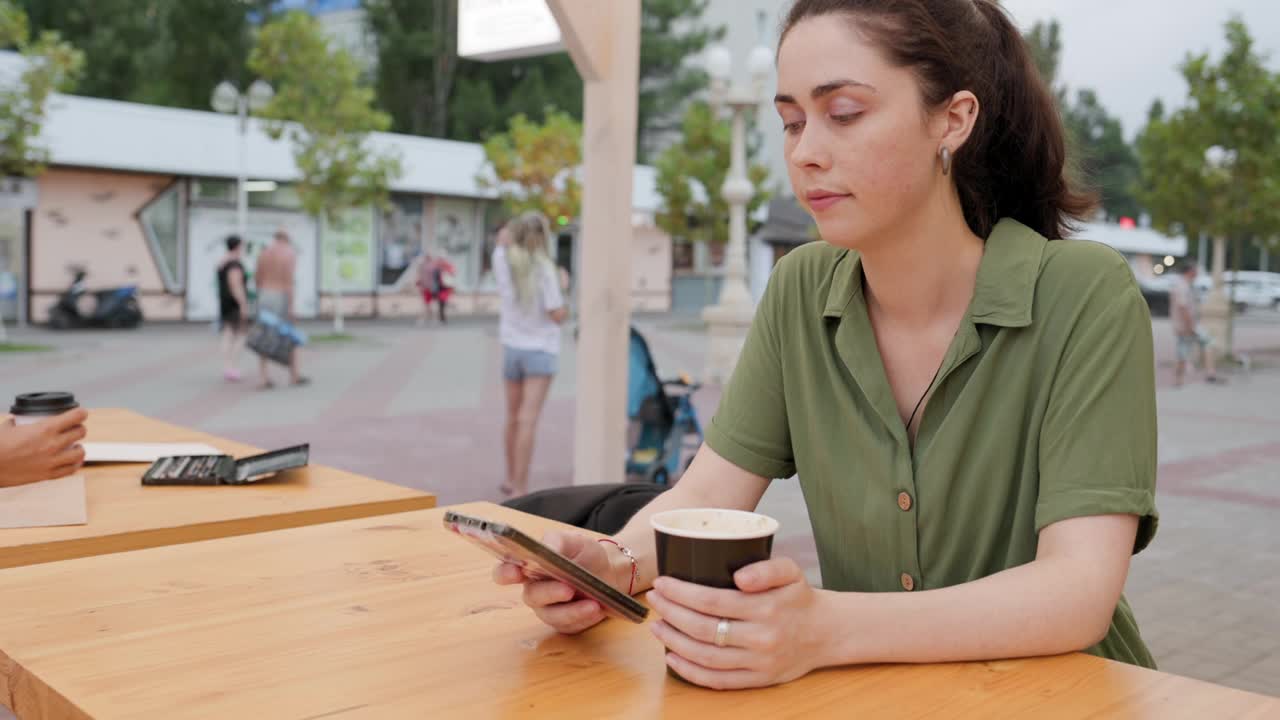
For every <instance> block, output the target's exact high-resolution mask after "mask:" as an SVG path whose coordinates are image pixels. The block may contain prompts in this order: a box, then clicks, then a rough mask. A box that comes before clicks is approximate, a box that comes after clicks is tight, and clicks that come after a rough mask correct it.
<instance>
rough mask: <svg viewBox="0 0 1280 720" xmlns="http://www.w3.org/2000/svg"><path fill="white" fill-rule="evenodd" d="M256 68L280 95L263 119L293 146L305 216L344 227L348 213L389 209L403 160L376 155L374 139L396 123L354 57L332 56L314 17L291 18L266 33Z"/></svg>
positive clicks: (252, 62) (253, 60)
mask: <svg viewBox="0 0 1280 720" xmlns="http://www.w3.org/2000/svg"><path fill="white" fill-rule="evenodd" d="M249 68H250V69H251V70H252V71H253V72H254V73H256V74H257V75H258V76H260V77H262V78H263V79H265V80H266V81H267V82H270V83H271V84H272V85H273V86H274V87H275V90H276V94H275V97H274V98H273V99H272V101H271V103H270V105H268V107H267V108H266V109H265V110H263V111H262V113H261V115H262V116H263V117H265V118H268V119H270V120H272V121H273V122H271V123H270V124H269V125H268V130H269V132H270V133H271V134H272V135H273V136H274V137H277V138H278V137H282V136H286V135H287V136H288V137H289V139H290V141H291V142H292V143H293V147H294V159H295V161H296V162H297V164H298V170H299V171H300V172H301V173H302V177H301V179H300V180H299V182H298V185H297V189H298V196H299V198H300V199H301V201H302V206H303V208H304V209H306V211H307V212H309V213H311V214H312V215H315V216H320V215H328V216H329V218H330V219H334V220H336V219H337V214H338V213H339V212H340V211H342V210H344V209H346V208H353V207H362V206H365V205H379V206H381V205H384V204H385V203H386V199H387V192H388V190H387V187H388V185H389V183H390V182H391V180H392V179H393V178H395V177H398V176H399V174H400V171H401V169H400V160H399V158H397V157H395V156H392V155H387V154H384V153H379V152H376V151H374V150H372V149H371V148H370V147H368V143H367V138H368V134H369V133H370V132H374V131H381V130H386V129H388V128H389V127H390V125H391V118H390V117H388V116H387V114H386V113H383V112H380V111H378V110H376V109H374V107H373V91H372V90H371V89H370V88H368V87H366V86H364V85H361V84H360V69H359V66H358V65H357V64H356V62H355V60H354V59H353V58H352V57H351V55H350V54H348V53H347V52H346V51H344V50H335V49H331V48H330V47H329V43H328V41H327V40H326V39H325V36H324V34H323V33H322V31H321V29H320V27H319V25H318V24H317V23H316V21H315V20H314V19H313V18H311V17H310V16H309V15H307V14H306V13H302V12H290V13H286V14H285V15H283V16H281V17H280V18H279V19H277V20H273V21H272V22H270V23H269V24H267V25H265V26H264V27H263V28H262V30H261V31H260V32H259V34H258V40H257V44H256V45H255V46H254V48H253V52H252V53H251V54H250V56H249ZM287 121H292V122H287Z"/></svg>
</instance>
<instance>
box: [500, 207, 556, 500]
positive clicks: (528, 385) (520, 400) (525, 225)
mask: <svg viewBox="0 0 1280 720" xmlns="http://www.w3.org/2000/svg"><path fill="white" fill-rule="evenodd" d="M498 233H499V234H498V240H497V247H496V248H494V251H493V277H494V280H495V281H496V282H497V285H498V295H499V296H500V298H501V300H502V307H501V317H500V321H499V330H498V334H499V336H500V339H501V341H502V349H503V364H502V365H503V370H502V372H503V377H504V378H505V380H506V390H507V424H506V432H505V440H506V457H507V481H506V483H504V484H503V485H502V488H501V490H502V493H503V494H504V495H508V496H510V495H524V494H525V493H526V492H528V490H529V462H530V461H531V460H532V458H533V438H534V435H535V434H536V432H537V429H538V416H539V415H541V414H542V405H543V403H544V402H545V401H546V399H547V391H548V390H549V389H550V388H551V380H552V379H553V378H554V377H555V374H556V368H557V366H558V364H559V356H560V324H561V323H563V322H564V320H565V318H566V317H567V316H568V309H567V308H566V307H565V303H564V297H563V296H562V295H561V292H560V290H561V277H560V273H559V272H558V271H557V270H556V266H555V264H554V263H553V262H552V261H551V256H550V255H549V254H548V252H547V245H548V242H549V241H550V238H551V231H550V226H549V225H548V223H547V219H546V217H544V216H543V215H542V213H537V212H528V213H525V214H523V215H521V216H520V217H518V218H516V219H514V220H512V221H511V222H509V223H507V224H506V225H505V226H504V227H503V228H502V229H501V230H499V231H498Z"/></svg>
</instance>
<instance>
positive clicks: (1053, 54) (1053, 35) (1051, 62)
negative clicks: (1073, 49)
mask: <svg viewBox="0 0 1280 720" xmlns="http://www.w3.org/2000/svg"><path fill="white" fill-rule="evenodd" d="M1023 39H1025V40H1026V41H1027V46H1028V47H1030V48H1031V57H1032V59H1034V60H1035V63H1036V68H1037V69H1038V70H1039V71H1040V77H1042V78H1044V84H1045V85H1047V86H1048V87H1049V88H1050V89H1051V90H1053V91H1054V92H1055V93H1057V94H1058V97H1059V98H1061V97H1062V93H1063V89H1062V88H1061V86H1060V85H1059V84H1058V67H1059V65H1060V63H1061V60H1062V27H1061V26H1060V25H1059V24H1058V21H1057V20H1050V21H1048V22H1044V21H1037V22H1036V24H1035V25H1032V26H1031V29H1030V30H1028V31H1027V32H1026V33H1025V34H1023Z"/></svg>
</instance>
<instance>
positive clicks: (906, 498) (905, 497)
mask: <svg viewBox="0 0 1280 720" xmlns="http://www.w3.org/2000/svg"><path fill="white" fill-rule="evenodd" d="M898 507H900V508H902V512H906V511H908V510H910V509H911V495H910V494H908V493H905V492H900V493H898Z"/></svg>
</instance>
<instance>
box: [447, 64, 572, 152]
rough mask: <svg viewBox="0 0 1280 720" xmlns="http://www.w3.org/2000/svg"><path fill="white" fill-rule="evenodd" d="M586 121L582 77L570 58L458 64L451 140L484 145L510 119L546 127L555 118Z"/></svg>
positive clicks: (450, 121) (450, 122)
mask: <svg viewBox="0 0 1280 720" xmlns="http://www.w3.org/2000/svg"><path fill="white" fill-rule="evenodd" d="M552 112H563V113H565V114H567V115H569V116H570V117H571V118H573V119H574V120H577V121H579V122H581V120H582V78H580V77H579V76H578V71H577V69H576V68H575V67H574V65H573V60H571V59H570V58H569V55H568V54H567V53H555V54H553V55H544V56H541V57H536V58H526V59H524V60H510V61H502V62H493V63H485V62H477V61H471V60H461V61H459V63H458V76H457V83H456V85H455V87H454V93H453V96H452V98H451V99H450V104H449V137H450V138H452V139H454V140H464V141H469V142H484V141H485V140H486V139H487V138H488V137H490V136H491V135H493V134H494V133H498V132H502V131H503V129H504V128H505V127H506V126H507V120H508V118H512V117H514V116H516V115H524V116H525V117H526V118H528V119H529V120H530V121H532V122H535V123H545V122H547V121H548V120H549V119H550V113H552Z"/></svg>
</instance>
